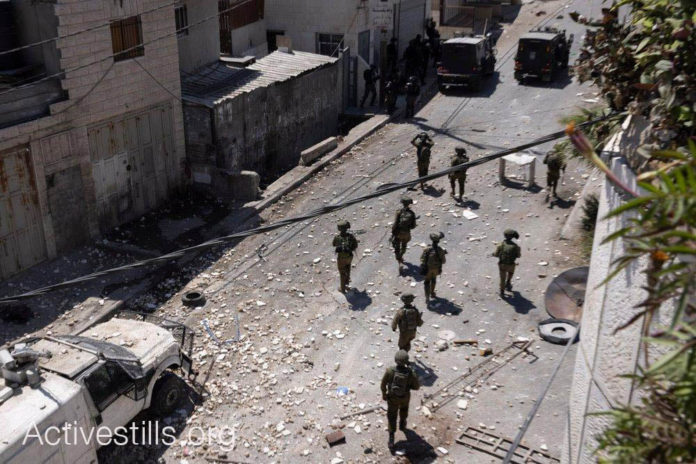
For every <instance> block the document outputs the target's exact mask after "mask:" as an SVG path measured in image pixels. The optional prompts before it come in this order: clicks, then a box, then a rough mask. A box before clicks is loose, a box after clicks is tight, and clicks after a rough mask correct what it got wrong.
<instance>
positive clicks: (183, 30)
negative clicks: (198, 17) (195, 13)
mask: <svg viewBox="0 0 696 464" xmlns="http://www.w3.org/2000/svg"><path fill="white" fill-rule="evenodd" d="M174 22H175V23H176V36H177V37H183V36H185V35H188V33H189V30H188V11H186V5H184V6H178V7H176V8H175V9H174Z"/></svg>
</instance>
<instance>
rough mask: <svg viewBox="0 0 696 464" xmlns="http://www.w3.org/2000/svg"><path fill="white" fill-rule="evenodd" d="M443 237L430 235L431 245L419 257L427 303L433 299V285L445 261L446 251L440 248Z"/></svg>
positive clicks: (438, 234) (441, 235) (440, 234)
mask: <svg viewBox="0 0 696 464" xmlns="http://www.w3.org/2000/svg"><path fill="white" fill-rule="evenodd" d="M442 237H444V234H443V233H442V232H440V233H437V234H435V233H433V234H430V240H432V242H433V243H432V244H431V245H430V246H428V247H427V248H426V249H425V250H423V254H422V255H421V274H423V275H424V276H425V280H424V281H423V283H424V284H425V301H426V302H429V301H430V298H431V297H432V298H435V297H436V296H437V295H436V294H435V284H436V283H437V276H439V275H440V274H442V265H443V264H445V261H447V259H446V258H445V255H446V254H447V251H445V250H443V249H442V248H440V245H439V243H440V239H441V238H442Z"/></svg>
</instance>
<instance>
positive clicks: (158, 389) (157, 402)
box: [150, 372, 184, 417]
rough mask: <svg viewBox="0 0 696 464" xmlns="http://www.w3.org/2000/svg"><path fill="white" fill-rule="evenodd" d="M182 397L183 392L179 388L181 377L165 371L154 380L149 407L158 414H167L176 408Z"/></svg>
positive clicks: (163, 415)
mask: <svg viewBox="0 0 696 464" xmlns="http://www.w3.org/2000/svg"><path fill="white" fill-rule="evenodd" d="M183 397H184V392H183V390H182V388H181V379H179V378H178V377H177V376H176V375H174V374H172V373H171V372H165V373H164V374H163V375H162V377H160V378H159V379H158V380H157V382H155V388H154V391H153V392H152V401H151V403H150V409H151V410H152V411H153V412H154V413H155V414H157V415H158V416H161V417H165V416H168V415H169V414H171V413H172V412H174V409H176V407H177V406H178V405H179V403H180V402H181V400H182V398H183Z"/></svg>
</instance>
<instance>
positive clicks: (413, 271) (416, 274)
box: [401, 262, 423, 282]
mask: <svg viewBox="0 0 696 464" xmlns="http://www.w3.org/2000/svg"><path fill="white" fill-rule="evenodd" d="M404 267H405V269H404V271H403V272H402V273H401V274H402V275H404V276H411V277H413V279H414V280H415V281H416V282H422V281H423V275H422V274H421V272H420V269H421V268H420V266H418V265H416V264H413V263H407V262H404Z"/></svg>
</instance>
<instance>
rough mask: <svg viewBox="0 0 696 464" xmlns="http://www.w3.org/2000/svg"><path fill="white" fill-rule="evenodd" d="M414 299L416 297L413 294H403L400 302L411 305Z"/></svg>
mask: <svg viewBox="0 0 696 464" xmlns="http://www.w3.org/2000/svg"><path fill="white" fill-rule="evenodd" d="M415 299H416V296H415V295H414V294H413V293H404V294H403V295H401V301H403V302H404V303H411V302H413V300H415Z"/></svg>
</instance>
